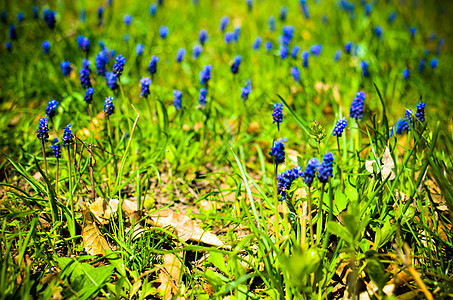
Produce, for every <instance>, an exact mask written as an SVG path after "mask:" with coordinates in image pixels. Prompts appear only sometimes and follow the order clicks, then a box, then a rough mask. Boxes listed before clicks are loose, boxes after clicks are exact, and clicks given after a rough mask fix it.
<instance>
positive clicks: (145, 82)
mask: <svg viewBox="0 0 453 300" xmlns="http://www.w3.org/2000/svg"><path fill="white" fill-rule="evenodd" d="M140 84H141V91H140V96H141V97H145V98H147V97H148V95H149V86H150V85H151V79H150V78H149V77H143V78H142V79H140Z"/></svg>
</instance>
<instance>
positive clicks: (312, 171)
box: [302, 158, 319, 187]
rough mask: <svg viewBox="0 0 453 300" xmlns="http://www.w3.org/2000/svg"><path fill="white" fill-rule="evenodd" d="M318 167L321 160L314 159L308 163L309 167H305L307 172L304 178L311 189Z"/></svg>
mask: <svg viewBox="0 0 453 300" xmlns="http://www.w3.org/2000/svg"><path fill="white" fill-rule="evenodd" d="M318 167H319V160H318V159H317V158H312V159H310V160H309V161H308V164H307V167H305V171H304V173H303V175H302V178H303V180H304V182H305V184H306V185H307V186H308V187H311V185H312V184H313V180H314V179H315V175H316V171H317V170H318Z"/></svg>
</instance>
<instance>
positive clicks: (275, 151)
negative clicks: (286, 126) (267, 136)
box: [269, 138, 288, 165]
mask: <svg viewBox="0 0 453 300" xmlns="http://www.w3.org/2000/svg"><path fill="white" fill-rule="evenodd" d="M287 141H288V139H287V138H283V139H280V140H278V141H275V142H274V146H272V148H271V152H269V155H270V156H272V157H274V161H275V164H277V165H279V164H282V163H284V162H285V145H284V143H286V142H287Z"/></svg>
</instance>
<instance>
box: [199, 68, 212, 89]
mask: <svg viewBox="0 0 453 300" xmlns="http://www.w3.org/2000/svg"><path fill="white" fill-rule="evenodd" d="M211 71H212V66H211V65H207V66H204V67H203V70H201V71H200V83H201V84H207V83H208V82H209V80H210V79H211Z"/></svg>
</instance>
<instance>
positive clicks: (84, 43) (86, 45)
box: [77, 35, 90, 53]
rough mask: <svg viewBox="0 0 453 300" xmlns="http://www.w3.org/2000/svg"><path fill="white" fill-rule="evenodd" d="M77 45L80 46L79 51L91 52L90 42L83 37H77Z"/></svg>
mask: <svg viewBox="0 0 453 300" xmlns="http://www.w3.org/2000/svg"><path fill="white" fill-rule="evenodd" d="M77 45H78V46H79V49H80V50H82V51H83V52H85V53H88V51H90V40H89V39H88V38H87V37H85V36H83V35H79V36H77Z"/></svg>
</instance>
